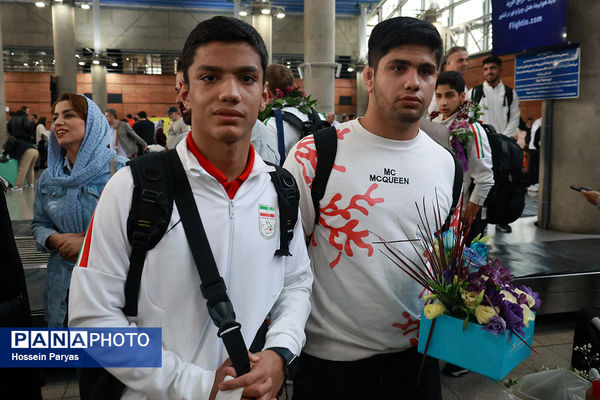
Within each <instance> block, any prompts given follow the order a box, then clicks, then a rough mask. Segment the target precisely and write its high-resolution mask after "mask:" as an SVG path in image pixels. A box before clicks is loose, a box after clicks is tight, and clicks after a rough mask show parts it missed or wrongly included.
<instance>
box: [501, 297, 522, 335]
mask: <svg viewBox="0 0 600 400" xmlns="http://www.w3.org/2000/svg"><path fill="white" fill-rule="evenodd" d="M500 315H501V316H502V318H504V321H506V327H507V328H508V329H510V330H513V331H515V332H517V333H519V334H520V335H523V309H522V308H521V306H520V305H518V304H515V303H511V302H509V301H503V302H502V303H500Z"/></svg>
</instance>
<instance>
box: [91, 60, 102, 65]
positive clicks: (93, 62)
mask: <svg viewBox="0 0 600 400" xmlns="http://www.w3.org/2000/svg"><path fill="white" fill-rule="evenodd" d="M92 64H94V65H100V60H94V61H92Z"/></svg>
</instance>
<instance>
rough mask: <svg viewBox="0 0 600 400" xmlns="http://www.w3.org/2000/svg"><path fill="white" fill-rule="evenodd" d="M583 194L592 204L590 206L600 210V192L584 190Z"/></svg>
mask: <svg viewBox="0 0 600 400" xmlns="http://www.w3.org/2000/svg"><path fill="white" fill-rule="evenodd" d="M581 194H582V195H583V197H585V198H586V200H587V201H589V202H590V204H593V205H595V206H596V207H598V208H599V209H600V192H598V191H595V190H582V191H581Z"/></svg>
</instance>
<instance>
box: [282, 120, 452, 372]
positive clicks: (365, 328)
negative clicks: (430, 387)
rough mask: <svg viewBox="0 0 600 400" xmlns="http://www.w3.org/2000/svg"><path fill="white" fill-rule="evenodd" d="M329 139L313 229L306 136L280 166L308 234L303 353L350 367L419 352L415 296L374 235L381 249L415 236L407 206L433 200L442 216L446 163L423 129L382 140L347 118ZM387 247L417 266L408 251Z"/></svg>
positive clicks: (414, 217)
mask: <svg viewBox="0 0 600 400" xmlns="http://www.w3.org/2000/svg"><path fill="white" fill-rule="evenodd" d="M337 132H338V147H337V156H336V160H335V164H334V167H333V170H332V172H331V176H330V178H329V181H328V184H327V188H326V191H325V195H324V197H323V199H322V200H321V201H320V209H321V212H320V223H319V225H318V226H316V227H315V226H314V219H315V213H314V209H313V204H312V200H311V197H310V186H311V185H312V180H313V178H314V173H315V167H316V160H317V154H316V150H315V145H314V138H313V136H312V135H311V136H307V137H306V138H304V139H302V140H301V141H300V142H299V143H298V144H296V145H295V146H294V147H293V148H292V149H291V151H290V153H289V155H288V158H287V159H286V161H285V164H284V167H285V168H286V169H288V170H289V171H290V172H291V173H292V174H293V175H294V177H295V178H296V181H297V183H298V186H299V188H300V209H301V211H302V212H301V214H302V223H303V227H304V232H305V234H306V235H310V234H311V233H314V235H313V239H312V241H311V244H310V246H309V256H310V258H311V262H312V267H313V273H314V277H315V279H314V284H313V293H312V296H311V305H312V312H311V316H310V317H309V320H308V322H307V325H306V334H307V341H306V346H305V347H304V351H305V352H306V353H308V354H310V355H312V356H316V357H319V358H324V359H327V360H334V361H352V360H358V359H363V358H367V357H370V356H373V355H375V354H382V353H391V352H397V351H402V350H404V349H407V348H409V347H410V346H415V345H416V344H417V337H418V327H419V316H420V312H421V309H422V308H423V306H424V300H423V299H422V298H420V295H421V294H422V291H423V289H422V287H420V286H419V285H418V284H417V283H416V282H415V281H413V280H412V279H411V278H410V277H409V276H408V275H406V274H405V273H404V272H402V270H400V268H399V267H398V266H396V265H394V264H393V263H392V262H391V261H390V260H388V259H387V257H386V256H385V255H383V254H382V253H381V252H380V250H383V249H384V247H383V246H382V245H381V244H377V243H376V242H378V241H379V240H380V239H379V238H378V237H377V236H376V235H375V234H377V235H379V236H381V237H382V238H383V239H385V240H387V241H395V240H403V239H416V238H418V237H419V236H418V234H417V224H418V223H419V221H420V220H419V216H418V213H417V208H416V206H415V203H417V204H419V205H420V206H419V207H420V208H422V203H423V200H424V201H425V203H426V208H427V213H428V215H432V203H433V202H435V201H436V193H437V198H438V199H439V204H440V214H441V215H442V218H446V216H447V214H448V212H449V210H450V207H451V204H452V187H453V182H454V161H453V159H452V156H451V154H450V153H449V152H448V151H447V150H446V149H444V148H443V147H441V146H440V145H438V144H437V143H435V142H434V141H433V140H432V139H431V138H429V137H428V136H427V134H425V133H424V132H423V131H419V134H418V135H417V137H416V138H415V139H413V140H408V141H400V140H390V139H385V138H382V137H380V136H377V135H374V134H373V133H371V132H369V131H367V130H366V129H365V128H363V127H362V125H361V124H360V122H359V120H352V121H349V122H345V123H342V124H340V125H339V126H338V127H337ZM433 223H434V222H433V220H432V219H431V220H430V224H433ZM432 228H433V226H432ZM313 230H314V232H313ZM370 232H372V233H370ZM405 232H406V234H405ZM407 235H408V236H407ZM414 243H417V244H418V242H414ZM394 246H396V247H398V248H399V249H401V250H402V251H403V252H405V253H406V254H407V255H409V256H411V257H415V258H416V254H415V253H414V251H413V249H412V247H411V245H410V244H409V243H406V242H405V243H398V244H395V245H394Z"/></svg>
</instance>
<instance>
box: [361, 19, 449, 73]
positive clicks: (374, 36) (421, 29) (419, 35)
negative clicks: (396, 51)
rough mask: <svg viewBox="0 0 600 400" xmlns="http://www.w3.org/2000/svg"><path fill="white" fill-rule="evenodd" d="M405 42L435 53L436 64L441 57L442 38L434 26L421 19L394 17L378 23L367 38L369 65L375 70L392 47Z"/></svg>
mask: <svg viewBox="0 0 600 400" xmlns="http://www.w3.org/2000/svg"><path fill="white" fill-rule="evenodd" d="M405 44H418V45H423V46H425V47H428V48H430V49H431V50H433V52H434V53H435V61H436V64H437V66H439V65H440V59H441V58H442V38H441V37H440V33H439V32H438V31H437V29H435V27H434V26H433V25H432V24H431V23H429V22H427V21H423V20H421V19H416V18H411V17H396V18H390V19H386V20H385V21H382V22H380V23H378V24H377V25H376V26H375V28H373V31H372V32H371V37H370V38H369V55H368V60H369V66H370V67H373V69H375V70H377V65H378V64H379V60H381V58H382V57H384V56H385V55H386V54H387V53H389V52H390V50H392V49H393V48H396V47H398V46H402V45H405Z"/></svg>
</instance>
